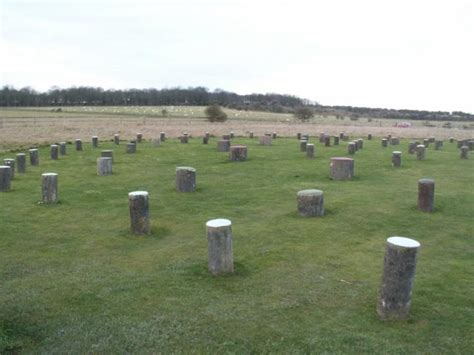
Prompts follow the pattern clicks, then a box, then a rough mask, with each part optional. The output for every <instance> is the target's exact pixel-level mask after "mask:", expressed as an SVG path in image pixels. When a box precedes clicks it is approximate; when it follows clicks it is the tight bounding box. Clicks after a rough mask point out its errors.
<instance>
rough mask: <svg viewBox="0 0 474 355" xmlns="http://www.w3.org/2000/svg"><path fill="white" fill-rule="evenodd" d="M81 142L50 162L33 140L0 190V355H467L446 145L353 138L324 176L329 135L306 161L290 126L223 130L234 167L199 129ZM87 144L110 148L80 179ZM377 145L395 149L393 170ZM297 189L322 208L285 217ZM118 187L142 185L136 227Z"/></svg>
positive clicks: (461, 249)
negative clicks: (185, 174)
mask: <svg viewBox="0 0 474 355" xmlns="http://www.w3.org/2000/svg"><path fill="white" fill-rule="evenodd" d="M184 122H188V121H187V120H184ZM38 127H40V126H38ZM135 127H136V126H135ZM148 127H150V126H141V127H140V128H148ZM199 127H201V129H202V126H199ZM225 127H226V126H225ZM297 127H300V126H299V125H297ZM67 128H69V127H67ZM267 128H268V127H267ZM181 129H186V130H187V129H188V126H181ZM65 132H69V131H65ZM43 133H44V134H46V135H47V134H51V132H47V131H44V132H43ZM73 133H74V132H73ZM20 134H23V132H20ZM58 137H59V136H58ZM124 138H126V137H124ZM89 142H90V140H89V138H88V139H87V140H86V139H85V141H84V151H82V152H77V151H75V150H74V148H73V145H68V154H67V155H66V156H61V157H60V159H59V160H56V161H54V160H51V159H50V158H49V147H40V149H39V154H40V165H39V166H30V165H29V164H28V166H27V173H26V174H17V175H16V177H15V179H14V180H13V182H12V190H11V191H10V192H1V193H0V226H1V228H0V280H1V282H0V353H7V354H8V353H11V354H20V353H27V354H28V353H32V354H123V353H137V354H144V353H145V354H149V353H163V354H173V353H183V354H191V353H195V354H225V353H235V354H268V353H280V354H302V353H315V354H320V353H321V354H340V353H354V354H437V353H438V354H470V353H472V349H473V347H474V343H473V337H472V325H473V323H472V322H473V319H474V303H473V297H472V295H473V293H474V288H473V286H474V274H473V272H472V271H473V270H472V267H473V260H474V253H473V234H474V224H473V219H472V217H473V213H474V205H473V201H474V186H473V178H472V177H473V175H474V164H473V160H472V156H471V157H470V158H471V159H469V160H461V159H460V158H459V150H458V149H457V148H456V144H455V143H448V142H446V141H445V144H444V148H443V149H442V150H439V151H435V150H434V149H432V148H431V147H430V148H428V151H427V154H426V160H424V161H418V160H416V159H415V157H414V156H413V155H408V154H407V153H406V149H407V145H408V140H407V139H403V140H402V141H401V145H399V146H390V147H388V148H385V149H384V148H382V147H381V145H380V141H379V139H376V140H372V141H367V140H366V141H365V143H364V148H363V149H362V150H360V151H358V152H357V153H356V155H355V156H354V159H355V178H354V179H353V181H346V182H342V181H341V182H336V181H332V180H330V179H329V177H328V174H329V159H330V157H333V156H343V155H345V154H346V146H345V145H339V146H331V147H324V146H323V144H321V143H319V140H317V139H315V138H314V137H311V138H310V142H311V143H314V144H315V146H316V158H315V159H314V160H309V159H307V158H306V157H305V155H304V153H302V152H300V151H299V142H298V141H297V140H296V139H295V138H294V137H292V138H291V139H290V138H287V139H283V138H281V139H276V140H274V142H273V145H272V146H270V147H264V146H261V145H259V144H258V143H257V142H258V139H253V140H251V139H248V138H240V137H238V138H237V139H235V140H234V141H233V142H234V143H236V144H246V145H247V146H248V149H249V159H248V161H246V162H238V163H235V162H229V161H228V155H227V154H226V153H219V152H217V151H216V144H217V138H211V140H210V142H209V145H203V144H202V142H201V139H197V138H194V139H190V142H189V144H180V143H178V140H176V139H169V140H167V141H166V142H164V143H163V144H162V145H161V146H160V147H159V148H154V147H152V145H151V144H150V142H149V141H146V142H143V143H141V144H139V145H138V150H137V153H136V154H126V153H125V144H123V143H122V144H121V145H119V146H116V145H113V144H112V143H111V142H109V141H101V142H100V146H99V148H98V149H93V148H92V147H91V145H90V143H89ZM101 149H113V150H114V167H113V170H114V174H113V175H111V176H105V177H99V176H97V175H96V158H97V156H99V154H100V153H99V152H100V150H101ZM392 150H402V151H403V155H402V166H401V167H400V168H393V167H392V165H391V154H392V153H391V152H392ZM471 153H472V152H471ZM10 157H14V153H13V152H0V159H4V158H10ZM176 166H192V167H195V168H196V169H197V191H196V192H194V193H178V192H176V191H175V188H174V174H175V168H176ZM43 172H57V173H58V174H59V198H60V202H61V203H59V204H57V205H54V206H48V205H42V204H38V201H39V200H40V195H41V187H40V186H41V180H40V176H41V173H43ZM422 177H430V178H433V179H434V180H435V181H436V189H435V211H434V212H433V213H423V212H420V211H418V210H417V208H416V199H417V180H418V179H419V178H422ZM308 188H318V189H321V190H323V191H324V200H325V209H326V215H325V216H324V217H322V218H302V217H300V216H298V214H297V212H296V193H297V191H299V190H302V189H308ZM135 190H146V191H149V193H150V216H151V229H152V233H151V235H149V236H147V237H136V236H133V235H131V234H130V232H129V215H128V213H129V211H128V201H127V194H128V192H130V191H135ZM218 217H223V218H229V219H230V220H231V221H232V222H233V237H234V243H233V248H234V260H235V270H236V272H235V274H234V275H231V276H226V277H212V276H210V275H209V273H208V271H207V238H206V232H205V222H206V221H207V220H209V219H213V218H218ZM393 235H402V236H408V237H412V238H414V239H416V240H418V241H419V242H420V243H421V250H420V255H419V260H418V266H417V272H416V277H415V283H414V288H413V298H412V308H411V317H410V319H409V320H407V321H403V322H382V321H380V320H379V319H378V318H377V316H376V312H375V306H376V301H377V295H378V289H379V286H380V280H381V274H382V264H383V258H384V249H385V241H386V239H387V237H389V236H393Z"/></svg>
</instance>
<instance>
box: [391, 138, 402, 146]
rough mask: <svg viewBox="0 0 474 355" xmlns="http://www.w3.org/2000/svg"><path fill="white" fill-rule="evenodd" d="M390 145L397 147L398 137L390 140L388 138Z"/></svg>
mask: <svg viewBox="0 0 474 355" xmlns="http://www.w3.org/2000/svg"><path fill="white" fill-rule="evenodd" d="M390 144H391V145H399V144H400V139H398V137H392V138H390Z"/></svg>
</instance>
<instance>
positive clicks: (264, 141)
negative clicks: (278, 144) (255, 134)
mask: <svg viewBox="0 0 474 355" xmlns="http://www.w3.org/2000/svg"><path fill="white" fill-rule="evenodd" d="M260 144H261V145H272V136H267V135H264V136H260Z"/></svg>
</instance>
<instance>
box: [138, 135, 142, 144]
mask: <svg viewBox="0 0 474 355" xmlns="http://www.w3.org/2000/svg"><path fill="white" fill-rule="evenodd" d="M142 139H143V134H142V133H137V143H141V142H142Z"/></svg>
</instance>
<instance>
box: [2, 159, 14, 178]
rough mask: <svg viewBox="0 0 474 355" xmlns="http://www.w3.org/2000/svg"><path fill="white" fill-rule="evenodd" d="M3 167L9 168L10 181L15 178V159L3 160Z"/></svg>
mask: <svg viewBox="0 0 474 355" xmlns="http://www.w3.org/2000/svg"><path fill="white" fill-rule="evenodd" d="M3 165H4V166H5V165H6V166H9V167H10V168H11V169H10V180H13V179H14V178H15V159H11V158H7V159H3Z"/></svg>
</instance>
